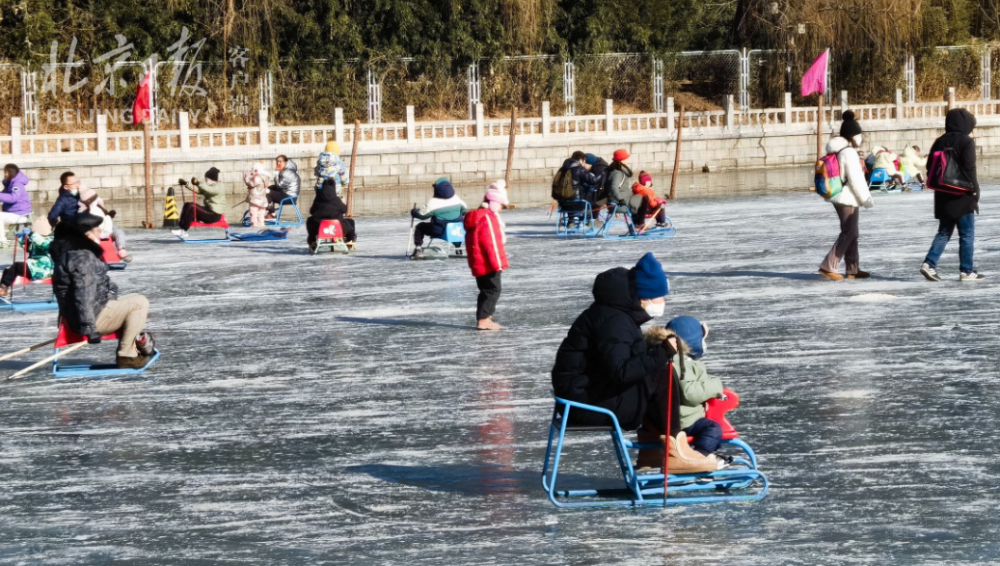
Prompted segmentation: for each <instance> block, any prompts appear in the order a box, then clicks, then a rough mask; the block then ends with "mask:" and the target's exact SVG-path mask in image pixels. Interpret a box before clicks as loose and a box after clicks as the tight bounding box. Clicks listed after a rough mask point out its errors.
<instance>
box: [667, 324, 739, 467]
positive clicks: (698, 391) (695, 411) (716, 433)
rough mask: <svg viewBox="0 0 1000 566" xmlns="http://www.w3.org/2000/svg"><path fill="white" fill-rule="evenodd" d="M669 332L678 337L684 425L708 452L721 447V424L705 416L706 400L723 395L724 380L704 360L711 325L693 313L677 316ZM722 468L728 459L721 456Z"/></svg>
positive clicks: (695, 445)
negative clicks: (715, 374) (710, 369)
mask: <svg viewBox="0 0 1000 566" xmlns="http://www.w3.org/2000/svg"><path fill="white" fill-rule="evenodd" d="M667 335H668V336H670V335H673V336H676V337H677V338H678V339H679V344H678V348H677V349H678V352H677V355H675V356H674V367H675V368H677V376H678V378H679V379H680V389H681V428H682V429H683V430H684V432H685V433H686V434H687V435H688V437H691V438H694V443H693V444H692V447H693V448H694V449H695V450H696V451H698V452H700V453H701V454H703V455H705V456H708V455H710V454H712V453H714V452H715V451H716V450H718V449H719V444H720V443H721V442H722V425H720V424H719V423H718V422H716V421H713V420H712V419H709V418H706V417H705V402H706V401H708V400H709V399H714V398H716V397H722V380H721V379H719V378H718V377H715V376H713V375H709V373H708V370H707V369H706V367H705V363H704V362H702V361H701V358H702V356H704V355H705V340H706V339H707V338H708V326H706V325H705V324H703V323H701V322H699V321H698V319H696V318H694V317H691V316H678V317H676V318H674V319H672V320H671V321H670V322H668V323H667ZM719 461H720V464H719V465H720V468H721V467H724V466H725V461H726V460H725V459H724V458H721V457H719Z"/></svg>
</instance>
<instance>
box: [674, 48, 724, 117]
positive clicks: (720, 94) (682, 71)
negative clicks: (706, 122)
mask: <svg viewBox="0 0 1000 566" xmlns="http://www.w3.org/2000/svg"><path fill="white" fill-rule="evenodd" d="M660 59H661V60H662V61H663V88H664V91H665V93H666V95H667V96H672V97H674V98H675V99H677V104H683V105H684V106H685V107H686V108H687V109H689V110H694V111H701V110H718V109H720V108H721V106H722V103H723V100H724V99H725V98H726V95H729V94H733V95H735V94H737V93H738V92H739V82H740V59H741V54H740V52H739V51H735V50H729V51H686V52H681V53H666V54H663V55H662V56H661V57H660Z"/></svg>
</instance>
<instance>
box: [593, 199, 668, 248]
mask: <svg viewBox="0 0 1000 566" xmlns="http://www.w3.org/2000/svg"><path fill="white" fill-rule="evenodd" d="M608 209H609V210H608V221H607V222H605V223H604V226H602V227H601V230H600V236H601V237H603V238H605V239H608V240H613V239H625V240H656V239H660V238H671V237H673V236H674V235H676V234H677V229H676V228H675V227H674V221H673V220H672V219H671V218H670V217H669V216H667V217H666V220H667V226H665V227H662V228H649V229H636V227H635V223H634V222H633V221H632V211H631V209H629V207H627V206H620V205H617V204H609V205H608ZM619 217H620V218H621V219H619ZM616 226H625V228H626V232H625V233H624V234H612V233H611V230H612V229H613V228H615V227H616Z"/></svg>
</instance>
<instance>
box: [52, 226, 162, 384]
mask: <svg viewBox="0 0 1000 566" xmlns="http://www.w3.org/2000/svg"><path fill="white" fill-rule="evenodd" d="M102 220H103V219H102V218H101V217H100V216H95V215H93V214H90V213H87V212H81V213H79V214H77V215H76V217H75V218H74V219H72V220H69V221H63V222H60V223H59V225H58V226H56V229H55V234H54V238H53V241H52V245H51V246H50V247H49V251H50V252H51V254H52V260H53V262H54V263H55V269H54V271H53V274H52V290H53V292H54V293H55V295H56V302H58V303H59V316H60V317H61V318H62V319H63V320H64V321H65V322H66V324H67V325H68V326H69V328H70V330H72V331H73V332H76V333H77V334H81V335H83V336H86V337H87V341H88V342H90V343H91V344H99V343H100V342H101V337H102V336H104V335H106V334H111V333H114V332H117V333H118V365H119V367H128V368H139V367H144V366H145V365H146V363H147V362H148V361H149V357H150V356H152V355H153V339H152V337H151V336H150V335H149V333H147V332H144V331H143V328H144V327H145V326H146V317H147V315H148V313H149V301H148V300H146V297H144V296H142V295H125V296H124V297H118V287H117V286H116V285H115V284H114V283H113V282H112V281H111V279H110V278H109V277H108V265H107V264H106V263H104V259H103V258H104V251H103V250H102V249H101V222H102Z"/></svg>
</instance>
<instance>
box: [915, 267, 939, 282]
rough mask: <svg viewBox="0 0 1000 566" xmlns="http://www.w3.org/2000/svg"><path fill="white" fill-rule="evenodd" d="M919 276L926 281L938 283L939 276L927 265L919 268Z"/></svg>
mask: <svg viewBox="0 0 1000 566" xmlns="http://www.w3.org/2000/svg"><path fill="white" fill-rule="evenodd" d="M920 274H921V275H923V276H924V277H926V278H927V280H928V281H940V280H941V276H940V275H938V272H937V270H936V269H934V268H933V267H931V266H929V265H927V264H926V263H925V264H923V265H921V266H920Z"/></svg>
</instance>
